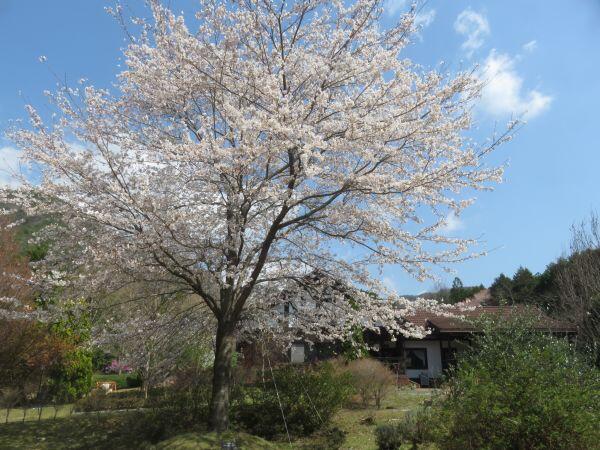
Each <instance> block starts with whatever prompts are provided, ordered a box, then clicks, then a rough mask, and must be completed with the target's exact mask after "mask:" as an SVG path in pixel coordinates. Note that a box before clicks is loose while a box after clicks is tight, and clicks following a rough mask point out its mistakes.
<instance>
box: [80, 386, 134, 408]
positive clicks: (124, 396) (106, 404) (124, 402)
mask: <svg viewBox="0 0 600 450" xmlns="http://www.w3.org/2000/svg"><path fill="white" fill-rule="evenodd" d="M143 406H144V398H143V397H142V396H141V395H140V393H137V392H136V393H131V392H127V393H118V392H116V393H111V394H107V393H105V392H104V391H103V390H102V389H94V390H93V391H92V392H91V393H90V394H89V395H88V396H87V397H84V398H82V399H81V400H78V401H77V402H76V403H75V411H83V412H92V411H108V410H113V411H114V410H123V409H137V408H142V407H143Z"/></svg>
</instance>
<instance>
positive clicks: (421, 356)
mask: <svg viewBox="0 0 600 450" xmlns="http://www.w3.org/2000/svg"><path fill="white" fill-rule="evenodd" d="M404 357H405V358H406V368H407V369H409V370H410V369H413V370H422V369H427V349H426V348H407V349H406V350H405V351H404Z"/></svg>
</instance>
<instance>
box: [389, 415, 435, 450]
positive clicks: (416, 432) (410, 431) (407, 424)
mask: <svg viewBox="0 0 600 450" xmlns="http://www.w3.org/2000/svg"><path fill="white" fill-rule="evenodd" d="M432 423H433V421H432V418H431V411H430V410H429V409H428V408H423V409H418V410H417V411H411V412H408V413H406V416H404V420H402V421H401V422H400V423H399V424H398V426H397V427H398V434H399V435H400V437H401V439H402V442H409V443H411V444H412V448H413V450H416V449H417V448H418V445H419V444H425V443H427V442H431V441H432V440H433V436H432V434H431V426H432Z"/></svg>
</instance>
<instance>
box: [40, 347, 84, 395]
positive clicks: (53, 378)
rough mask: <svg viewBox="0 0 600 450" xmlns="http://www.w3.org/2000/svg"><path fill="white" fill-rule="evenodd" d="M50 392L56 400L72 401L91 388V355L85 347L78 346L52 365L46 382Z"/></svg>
mask: <svg viewBox="0 0 600 450" xmlns="http://www.w3.org/2000/svg"><path fill="white" fill-rule="evenodd" d="M48 387H49V391H50V394H51V395H52V396H53V397H54V398H55V399H57V400H58V401H73V400H75V399H78V398H81V397H83V396H84V395H86V394H87V393H88V392H90V389H91V388H92V356H91V354H90V352H89V351H88V350H86V349H82V348H78V349H75V350H73V351H71V352H69V353H67V354H66V355H65V358H64V359H63V360H62V361H61V363H60V364H58V365H57V366H55V367H53V369H52V371H51V374H50V380H49V383H48Z"/></svg>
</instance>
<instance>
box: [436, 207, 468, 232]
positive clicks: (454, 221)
mask: <svg viewBox="0 0 600 450" xmlns="http://www.w3.org/2000/svg"><path fill="white" fill-rule="evenodd" d="M463 227H464V223H463V221H462V220H460V217H458V216H457V215H456V214H454V212H450V213H449V214H448V215H447V216H446V218H445V219H444V225H443V226H442V228H440V232H441V233H442V234H445V235H448V234H452V233H454V232H455V231H458V230H461V229H462V228H463Z"/></svg>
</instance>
